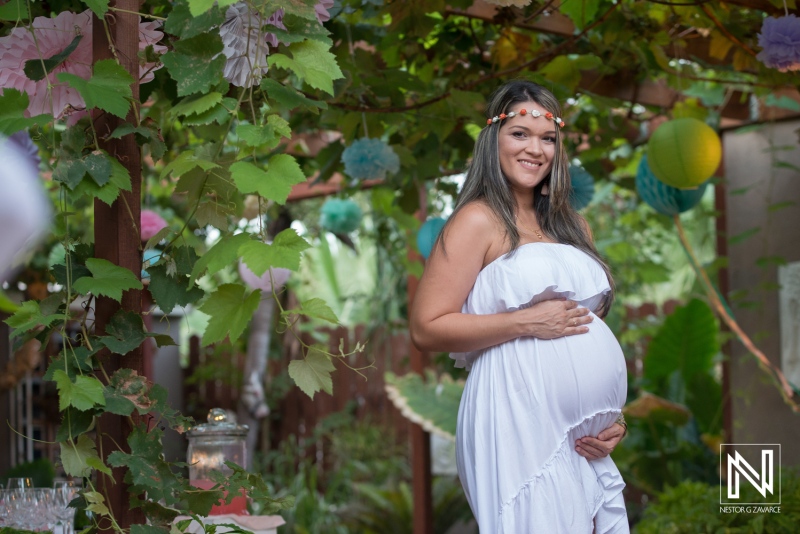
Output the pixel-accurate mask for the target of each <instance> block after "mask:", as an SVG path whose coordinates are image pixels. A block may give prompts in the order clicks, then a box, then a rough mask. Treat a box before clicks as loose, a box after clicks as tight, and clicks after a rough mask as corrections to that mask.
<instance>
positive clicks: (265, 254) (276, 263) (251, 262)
mask: <svg viewBox="0 0 800 534" xmlns="http://www.w3.org/2000/svg"><path fill="white" fill-rule="evenodd" d="M309 246H310V245H309V244H308V243H307V242H306V240H305V239H303V238H302V237H300V236H299V235H297V232H295V231H294V230H292V229H291V228H289V229H286V230H284V231H283V232H281V233H279V234H278V235H277V236H275V239H274V240H273V241H272V244H271V245H268V244H266V243H261V242H260V241H253V240H251V241H249V242H247V243H245V244H244V245H242V247H241V248H240V249H239V253H240V254H241V255H242V260H243V261H244V262H245V263H246V264H247V267H248V268H249V269H250V270H251V271H253V273H254V274H255V275H256V276H261V275H262V274H264V273H265V272H267V269H269V268H270V267H283V268H284V269H290V270H292V271H297V270H298V269H299V268H300V254H301V253H302V252H303V251H304V250H306V249H307V248H308V247H309Z"/></svg>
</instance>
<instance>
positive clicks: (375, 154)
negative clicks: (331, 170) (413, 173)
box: [342, 137, 400, 180]
mask: <svg viewBox="0 0 800 534" xmlns="http://www.w3.org/2000/svg"><path fill="white" fill-rule="evenodd" d="M342 161H343V162H344V172H345V174H347V175H348V176H350V177H351V178H354V179H356V180H368V179H381V180H382V179H384V178H386V174H387V173H389V174H394V173H396V172H397V171H398V170H400V158H399V157H398V156H397V154H395V152H394V150H392V147H390V146H389V145H387V144H386V143H384V142H383V141H381V140H380V139H369V138H367V137H364V138H362V139H357V140H356V141H353V144H352V145H350V146H349V147H347V148H345V149H344V152H343V153H342Z"/></svg>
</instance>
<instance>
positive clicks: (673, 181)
mask: <svg viewBox="0 0 800 534" xmlns="http://www.w3.org/2000/svg"><path fill="white" fill-rule="evenodd" d="M721 159H722V143H720V140H719V136H718V135H717V133H716V132H715V131H714V130H713V129H712V128H711V127H710V126H708V125H707V124H706V123H704V122H703V121H700V120H697V119H693V118H688V117H687V118H683V119H675V120H671V121H667V122H665V123H664V124H662V125H661V126H659V127H658V128H656V131H655V132H653V135H651V136H650V141H649V142H648V143H647V161H648V163H649V165H650V169H651V170H652V171H653V174H655V176H656V178H658V179H659V180H661V181H662V182H664V183H665V184H667V185H670V186H672V187H677V188H678V189H694V188H696V187H698V186H699V185H700V184H702V183H703V182H705V181H706V180H708V179H709V178H710V177H711V176H712V175H713V174H714V171H716V170H717V167H719V163H720V160H721Z"/></svg>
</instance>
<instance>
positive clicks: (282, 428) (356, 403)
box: [184, 326, 410, 449]
mask: <svg viewBox="0 0 800 534" xmlns="http://www.w3.org/2000/svg"><path fill="white" fill-rule="evenodd" d="M395 330H396V331H394V332H391V331H389V329H387V328H381V329H378V330H373V331H371V332H367V331H366V328H365V327H363V326H358V327H356V328H354V329H348V328H345V327H339V328H335V329H326V330H322V331H320V332H318V334H320V333H321V334H324V335H328V336H329V350H330V352H331V353H334V354H338V352H339V343H340V340H343V350H344V352H345V354H346V353H348V352H350V351H351V350H353V348H355V346H356V343H357V342H360V343H362V344H366V348H365V350H364V351H363V352H362V353H359V354H355V355H353V356H349V357H345V358H341V359H335V360H334V365H335V367H336V371H334V372H333V374H332V378H333V395H328V394H327V393H324V392H319V393H317V394H315V395H314V398H313V399H312V398H310V397H308V395H306V394H305V393H303V392H302V391H301V390H300V388H297V387H294V386H292V387H291V388H289V390H288V392H287V394H286V395H285V396H284V397H283V399H282V400H281V401H280V403H279V406H278V407H277V409H274V410H273V414H272V415H271V416H270V418H269V421H270V427H269V429H268V432H266V433H264V434H262V436H264V435H265V434H266V435H268V439H269V446H268V448H270V449H271V448H274V447H277V446H278V444H279V443H280V442H281V441H283V440H284V439H286V438H288V437H289V436H292V435H294V436H296V437H297V438H300V439H303V438H309V437H311V436H312V434H313V432H314V428H315V427H316V426H317V424H318V423H319V422H320V421H321V420H323V419H324V418H326V417H327V416H329V415H331V414H333V413H336V412H341V411H342V410H345V409H354V411H355V417H356V419H357V420H365V419H368V420H369V421H370V422H371V423H374V424H378V425H381V426H383V427H386V428H387V429H388V430H390V431H392V432H393V433H394V435H395V436H396V438H397V440H398V442H401V441H405V440H407V437H408V429H409V422H408V420H406V419H405V418H404V417H403V416H402V415H400V412H399V411H398V410H397V409H396V408H394V406H393V405H392V403H391V401H389V399H388V397H387V396H386V392H385V390H384V384H385V382H384V378H383V377H384V373H386V372H387V371H391V372H393V373H395V374H398V375H402V374H405V373H408V372H410V368H409V361H408V352H409V343H410V339H409V336H408V331H406V330H403V329H395ZM304 342H306V343H312V338H311V336H310V335H306V337H305V338H304ZM214 350H215V349H213V348H208V347H207V348H201V347H200V343H199V340H198V339H197V338H192V340H191V341H190V355H189V367H188V369H187V370H186V372H187V378H188V376H189V375H191V374H192V373H193V372H194V370H196V369H197V368H198V367H200V366H205V367H208V366H209V365H212V366H214V372H215V374H214V377H213V379H209V380H202V379H201V380H199V381H196V382H195V383H193V384H188V385H186V386H185V388H186V389H185V394H184V399H186V406H185V407H184V412H185V413H187V414H188V415H192V416H194V417H195V419H196V420H200V421H202V420H204V418H205V414H206V413H207V412H208V409H209V408H212V407H221V408H226V409H229V410H233V411H236V405H237V402H238V400H239V397H238V395H239V389H240V385H241V376H242V370H243V368H244V358H245V357H244V355H243V354H241V353H238V354H227V355H225V354H223V355H220V354H218V353H217V354H215V353H214ZM300 350H301V346H300V343H299V342H298V341H297V340H296V339H294V338H293V337H292V336H291V335H287V336H285V337H284V344H283V350H282V351H281V359H280V360H274V359H273V360H271V361H270V362H269V367H268V375H269V376H268V377H267V381H266V382H267V386H266V387H267V388H269V387H270V384H271V381H272V380H274V378H273V377H276V376H278V375H279V374H280V373H282V372H286V369H287V368H288V366H289V363H290V362H291V361H292V360H294V359H298V358H300V357H301V353H300ZM221 361H225V362H228V363H229V364H225V365H223V364H220V365H214V362H221ZM353 369H358V370H359V371H358V372H356V371H354V370H353ZM199 376H200V377H201V378H202V376H203V374H202V373H200V375H199Z"/></svg>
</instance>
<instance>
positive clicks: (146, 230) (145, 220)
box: [141, 210, 167, 241]
mask: <svg viewBox="0 0 800 534" xmlns="http://www.w3.org/2000/svg"><path fill="white" fill-rule="evenodd" d="M141 220H142V223H141V224H142V229H141V235H142V241H147V240H148V239H150V238H151V237H153V236H154V235H156V234H157V233H158V232H159V231H161V229H162V228H166V227H167V221H165V220H164V218H163V217H161V215H159V214H158V213H156V212H154V211H153V210H142V219H141Z"/></svg>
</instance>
